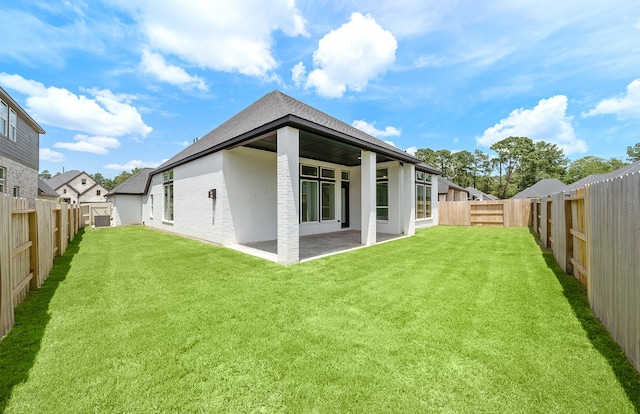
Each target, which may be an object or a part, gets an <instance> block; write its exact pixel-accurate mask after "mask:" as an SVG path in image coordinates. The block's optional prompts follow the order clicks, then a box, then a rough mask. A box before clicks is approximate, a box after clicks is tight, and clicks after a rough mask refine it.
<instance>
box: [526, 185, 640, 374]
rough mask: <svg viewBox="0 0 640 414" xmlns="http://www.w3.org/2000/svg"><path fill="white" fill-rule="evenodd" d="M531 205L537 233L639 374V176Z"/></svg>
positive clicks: (543, 199) (534, 228) (590, 187)
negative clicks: (579, 285) (584, 290)
mask: <svg viewBox="0 0 640 414" xmlns="http://www.w3.org/2000/svg"><path fill="white" fill-rule="evenodd" d="M532 204H533V207H532V208H533V214H532V217H533V225H532V227H533V230H534V232H535V233H536V234H537V235H538V236H539V237H540V240H541V242H542V243H543V244H544V245H545V246H547V247H550V248H551V249H552V251H553V256H554V257H555V259H556V261H557V262H558V264H559V265H560V267H561V268H562V269H563V270H564V271H566V272H567V273H570V274H573V275H574V276H575V277H576V278H577V279H578V280H580V282H581V283H582V284H583V285H584V286H585V287H586V288H587V294H588V297H589V303H590V305H591V308H592V309H593V311H594V313H595V314H596V315H597V316H598V318H600V320H601V321H602V323H603V324H604V326H605V327H606V328H607V330H608V331H609V332H610V333H611V336H612V337H613V338H614V339H615V340H616V342H617V343H618V344H619V345H620V347H621V348H622V349H623V350H624V352H625V353H626V354H627V356H628V357H629V359H630V360H631V361H632V362H633V364H634V365H635V367H636V369H638V370H640V173H634V174H630V175H625V176H622V177H617V178H614V179H609V180H605V181H601V182H597V183H593V184H588V185H586V186H585V187H584V188H581V189H578V190H576V191H574V192H573V193H572V194H564V193H560V194H554V195H551V196H548V197H543V198H541V199H539V200H534V201H533V203H532Z"/></svg>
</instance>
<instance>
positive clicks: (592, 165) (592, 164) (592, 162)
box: [564, 155, 626, 184]
mask: <svg viewBox="0 0 640 414" xmlns="http://www.w3.org/2000/svg"><path fill="white" fill-rule="evenodd" d="M625 165H626V164H625V163H624V162H623V161H621V160H619V159H618V158H610V159H608V160H605V159H604V158H600V157H596V156H594V155H587V156H586V157H582V158H579V159H577V160H575V161H573V162H572V163H571V164H570V165H569V168H568V169H567V173H566V174H565V176H564V182H565V183H567V184H571V183H575V182H576V181H578V180H581V179H583V178H584V177H587V176H589V175H591V174H606V173H610V172H612V171H615V170H617V169H618V168H620V167H623V166H625Z"/></svg>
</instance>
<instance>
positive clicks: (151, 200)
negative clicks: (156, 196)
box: [149, 194, 153, 220]
mask: <svg viewBox="0 0 640 414" xmlns="http://www.w3.org/2000/svg"><path fill="white" fill-rule="evenodd" d="M149 219H151V220H153V194H149Z"/></svg>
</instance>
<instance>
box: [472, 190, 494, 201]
mask: <svg viewBox="0 0 640 414" xmlns="http://www.w3.org/2000/svg"><path fill="white" fill-rule="evenodd" d="M465 190H467V192H468V193H469V199H470V200H476V201H495V200H499V198H498V197H496V196H494V195H493V194H485V193H483V192H482V191H480V190H478V189H476V188H473V187H467V188H465Z"/></svg>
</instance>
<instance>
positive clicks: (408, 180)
mask: <svg viewBox="0 0 640 414" xmlns="http://www.w3.org/2000/svg"><path fill="white" fill-rule="evenodd" d="M400 168H401V170H402V171H403V174H401V177H402V182H401V183H400V185H402V188H403V191H402V192H401V194H402V233H404V235H405V236H413V235H414V234H416V180H415V178H416V166H415V165H414V164H410V163H405V164H404V165H403V166H402V167H400Z"/></svg>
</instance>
